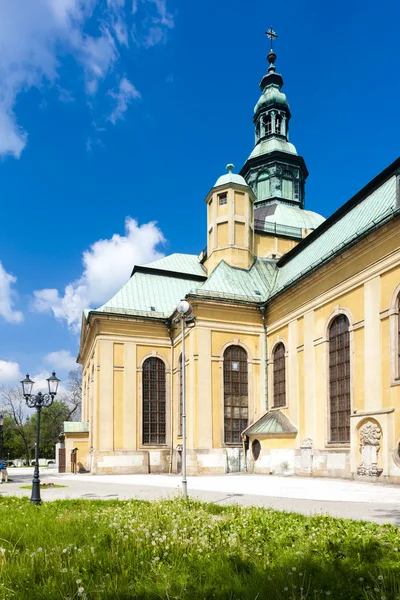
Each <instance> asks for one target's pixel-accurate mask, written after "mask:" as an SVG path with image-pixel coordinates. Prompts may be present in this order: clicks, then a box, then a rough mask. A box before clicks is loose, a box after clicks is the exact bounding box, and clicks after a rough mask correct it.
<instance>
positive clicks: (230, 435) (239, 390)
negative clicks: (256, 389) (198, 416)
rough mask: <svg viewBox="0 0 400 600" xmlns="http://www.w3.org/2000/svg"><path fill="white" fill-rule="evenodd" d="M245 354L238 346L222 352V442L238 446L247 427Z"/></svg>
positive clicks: (247, 405)
mask: <svg viewBox="0 0 400 600" xmlns="http://www.w3.org/2000/svg"><path fill="white" fill-rule="evenodd" d="M247 380H248V377H247V353H246V351H245V350H243V348H241V347H240V346H229V347H228V348H227V349H226V350H225V352H224V441H225V443H226V444H240V442H241V436H240V434H241V432H242V431H243V430H244V429H246V427H247V425H248V412H249V397H248V384H247Z"/></svg>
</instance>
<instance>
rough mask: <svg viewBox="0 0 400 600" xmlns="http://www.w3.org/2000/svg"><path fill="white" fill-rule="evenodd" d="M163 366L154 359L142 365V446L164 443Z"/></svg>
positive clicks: (157, 359)
mask: <svg viewBox="0 0 400 600" xmlns="http://www.w3.org/2000/svg"><path fill="white" fill-rule="evenodd" d="M165 390H166V385H165V365H164V363H163V361H162V360H160V359H159V358H156V357H151V358H147V359H146V360H145V361H144V363H143V444H152V445H157V444H165V443H166V435H165V434H166V426H165V420H166V406H165V402H166V394H165Z"/></svg>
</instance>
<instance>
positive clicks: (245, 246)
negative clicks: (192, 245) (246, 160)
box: [204, 164, 254, 275]
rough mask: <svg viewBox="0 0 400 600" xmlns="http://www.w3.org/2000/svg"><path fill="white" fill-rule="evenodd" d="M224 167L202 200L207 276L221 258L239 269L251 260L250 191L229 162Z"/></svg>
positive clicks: (252, 232)
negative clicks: (204, 206)
mask: <svg viewBox="0 0 400 600" xmlns="http://www.w3.org/2000/svg"><path fill="white" fill-rule="evenodd" d="M226 168H227V171H228V173H227V174H226V175H222V176H221V177H219V178H218V180H217V181H216V183H215V185H214V187H213V188H212V189H211V191H210V192H209V194H208V196H207V198H206V199H205V201H206V203H207V238H208V239H207V259H206V261H205V263H204V265H205V267H206V269H207V272H208V275H210V274H211V272H212V271H213V270H214V269H215V267H216V266H217V265H218V264H219V263H220V262H221V261H222V260H224V261H225V262H226V263H227V264H228V265H230V266H231V267H238V268H242V269H249V268H250V267H251V265H252V264H253V262H254V194H253V192H252V190H251V188H250V187H249V186H248V185H247V183H246V181H245V180H244V179H243V177H242V176H241V175H237V174H236V173H233V169H234V166H233V165H232V164H229V165H227V166H226Z"/></svg>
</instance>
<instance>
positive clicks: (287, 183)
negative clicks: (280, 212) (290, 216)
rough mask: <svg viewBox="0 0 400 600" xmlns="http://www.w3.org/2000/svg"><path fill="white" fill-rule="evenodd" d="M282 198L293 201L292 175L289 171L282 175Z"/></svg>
mask: <svg viewBox="0 0 400 600" xmlns="http://www.w3.org/2000/svg"><path fill="white" fill-rule="evenodd" d="M282 198H287V199H288V200H293V175H292V174H291V172H290V171H284V172H283V174H282Z"/></svg>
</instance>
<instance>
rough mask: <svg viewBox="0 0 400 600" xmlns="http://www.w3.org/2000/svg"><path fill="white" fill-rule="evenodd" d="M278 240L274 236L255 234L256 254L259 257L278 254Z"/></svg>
mask: <svg viewBox="0 0 400 600" xmlns="http://www.w3.org/2000/svg"><path fill="white" fill-rule="evenodd" d="M277 251H278V250H277V244H276V238H275V237H274V236H272V235H260V234H259V233H257V232H254V254H255V255H256V256H259V257H264V256H269V255H270V254H276V253H277Z"/></svg>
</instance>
